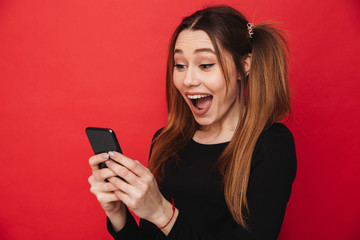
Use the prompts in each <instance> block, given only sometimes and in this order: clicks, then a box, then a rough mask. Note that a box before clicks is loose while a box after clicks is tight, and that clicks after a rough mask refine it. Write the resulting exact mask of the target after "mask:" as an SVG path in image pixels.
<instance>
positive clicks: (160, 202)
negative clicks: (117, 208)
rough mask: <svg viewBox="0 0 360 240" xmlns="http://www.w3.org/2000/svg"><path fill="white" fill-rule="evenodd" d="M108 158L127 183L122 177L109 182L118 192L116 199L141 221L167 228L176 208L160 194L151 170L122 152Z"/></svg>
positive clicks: (113, 168) (111, 154)
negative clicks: (144, 220)
mask: <svg viewBox="0 0 360 240" xmlns="http://www.w3.org/2000/svg"><path fill="white" fill-rule="evenodd" d="M108 154H109V156H110V158H111V159H112V160H113V161H111V160H110V161H107V162H106V165H107V166H108V168H109V169H111V170H112V171H114V173H116V174H117V175H118V176H120V177H122V178H123V179H125V181H126V182H125V181H124V180H122V179H120V178H118V177H111V178H109V179H108V180H109V182H111V183H112V184H113V185H115V186H116V187H117V188H118V190H116V191H114V192H115V194H116V196H117V197H118V198H119V199H120V200H121V201H122V202H123V203H125V204H126V205H127V207H128V208H129V209H130V210H131V211H133V212H134V213H135V214H136V215H137V216H138V217H140V218H143V219H146V220H148V221H150V222H152V223H154V224H155V225H156V226H158V227H161V226H164V225H165V224H167V222H168V220H169V219H170V218H171V216H172V214H173V210H172V204H171V203H170V202H169V201H167V200H166V199H165V198H164V197H163V196H162V194H161V193H160V190H159V188H158V185H157V182H156V180H155V178H154V176H153V174H152V173H151V172H150V170H149V169H148V168H146V167H144V166H143V165H142V164H141V163H140V162H138V161H135V160H132V159H130V158H127V157H125V156H124V155H122V154H120V153H118V152H109V153H108ZM116 162H117V163H116ZM118 163H120V164H118ZM172 222H173V221H172Z"/></svg>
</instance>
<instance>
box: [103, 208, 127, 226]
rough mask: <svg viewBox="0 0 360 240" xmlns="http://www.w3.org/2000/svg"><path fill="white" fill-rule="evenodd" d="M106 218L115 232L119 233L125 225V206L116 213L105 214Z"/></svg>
mask: <svg viewBox="0 0 360 240" xmlns="http://www.w3.org/2000/svg"><path fill="white" fill-rule="evenodd" d="M106 215H107V217H108V218H109V220H110V222H111V225H112V227H113V229H114V231H115V232H118V231H120V230H121V229H122V228H123V227H124V226H125V224H126V206H125V205H124V204H123V206H122V207H121V208H120V210H119V211H118V212H116V213H113V212H106Z"/></svg>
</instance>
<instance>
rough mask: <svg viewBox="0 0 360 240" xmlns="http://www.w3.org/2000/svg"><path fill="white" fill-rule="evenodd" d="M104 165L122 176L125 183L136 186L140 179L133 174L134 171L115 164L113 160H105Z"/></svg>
mask: <svg viewBox="0 0 360 240" xmlns="http://www.w3.org/2000/svg"><path fill="white" fill-rule="evenodd" d="M106 166H107V167H108V168H109V169H111V170H112V171H113V172H115V173H116V175H117V176H119V177H121V178H123V179H124V180H125V181H126V182H127V183H129V184H131V185H133V186H138V185H139V182H140V179H139V176H137V175H136V174H134V172H132V171H130V170H129V169H127V168H126V167H124V166H123V165H120V164H117V163H115V162H114V161H109V162H106Z"/></svg>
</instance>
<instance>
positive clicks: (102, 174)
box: [93, 168, 117, 182]
mask: <svg viewBox="0 0 360 240" xmlns="http://www.w3.org/2000/svg"><path fill="white" fill-rule="evenodd" d="M93 175H94V178H95V180H96V181H101V182H103V181H104V180H105V179H107V178H110V177H115V176H116V175H117V174H116V173H115V172H114V171H113V170H111V169H110V168H103V169H99V170H96V171H94V172H93Z"/></svg>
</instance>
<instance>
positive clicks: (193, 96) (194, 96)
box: [187, 94, 211, 99]
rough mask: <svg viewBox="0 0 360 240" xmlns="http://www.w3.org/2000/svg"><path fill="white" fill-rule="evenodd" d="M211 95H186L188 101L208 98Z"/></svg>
mask: <svg viewBox="0 0 360 240" xmlns="http://www.w3.org/2000/svg"><path fill="white" fill-rule="evenodd" d="M209 96H211V95H209V94H198V95H187V97H188V98H189V99H199V98H204V97H209Z"/></svg>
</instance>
